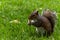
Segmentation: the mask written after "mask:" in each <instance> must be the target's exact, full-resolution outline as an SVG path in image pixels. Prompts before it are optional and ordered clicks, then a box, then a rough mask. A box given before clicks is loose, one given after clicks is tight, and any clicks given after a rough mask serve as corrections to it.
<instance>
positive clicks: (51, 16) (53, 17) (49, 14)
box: [43, 9, 56, 30]
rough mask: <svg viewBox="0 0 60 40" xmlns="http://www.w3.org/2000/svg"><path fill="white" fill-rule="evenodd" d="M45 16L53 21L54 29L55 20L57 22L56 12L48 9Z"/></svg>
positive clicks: (44, 13)
mask: <svg viewBox="0 0 60 40" xmlns="http://www.w3.org/2000/svg"><path fill="white" fill-rule="evenodd" d="M43 16H45V17H46V18H47V19H48V20H49V21H50V23H51V25H52V29H53V30H54V26H55V22H56V13H55V12H53V11H51V10H49V9H46V10H44V11H43Z"/></svg>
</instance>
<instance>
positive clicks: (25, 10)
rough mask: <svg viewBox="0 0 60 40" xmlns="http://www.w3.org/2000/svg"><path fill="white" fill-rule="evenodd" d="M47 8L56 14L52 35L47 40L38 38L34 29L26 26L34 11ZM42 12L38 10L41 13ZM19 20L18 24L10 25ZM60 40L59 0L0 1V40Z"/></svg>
mask: <svg viewBox="0 0 60 40" xmlns="http://www.w3.org/2000/svg"><path fill="white" fill-rule="evenodd" d="M39 8H42V9H45V8H49V9H52V10H55V11H56V12H57V17H58V19H57V23H56V27H55V28H54V33H53V35H52V36H50V37H49V38H46V37H39V36H38V35H37V34H36V33H35V27H30V26H28V25H27V20H28V16H29V15H30V13H31V12H32V11H33V10H34V9H39ZM41 11H42V10H39V12H40V13H41ZM12 20H19V21H20V23H10V21H12ZM53 38H54V40H60V0H0V40H53Z"/></svg>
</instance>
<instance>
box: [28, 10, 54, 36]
mask: <svg viewBox="0 0 60 40" xmlns="http://www.w3.org/2000/svg"><path fill="white" fill-rule="evenodd" d="M49 15H50V14H49ZM48 17H50V16H48ZM28 19H29V20H37V22H35V23H31V22H30V23H29V25H34V26H35V27H43V28H44V29H45V30H46V33H47V36H50V35H51V34H52V32H53V26H54V22H53V23H51V22H52V21H53V20H52V21H51V20H50V19H48V18H47V17H45V13H44V15H43V16H41V15H39V14H38V11H37V10H36V11H33V12H32V14H31V15H30V16H29V18H28ZM50 21H51V22H50ZM45 35H46V34H45Z"/></svg>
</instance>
